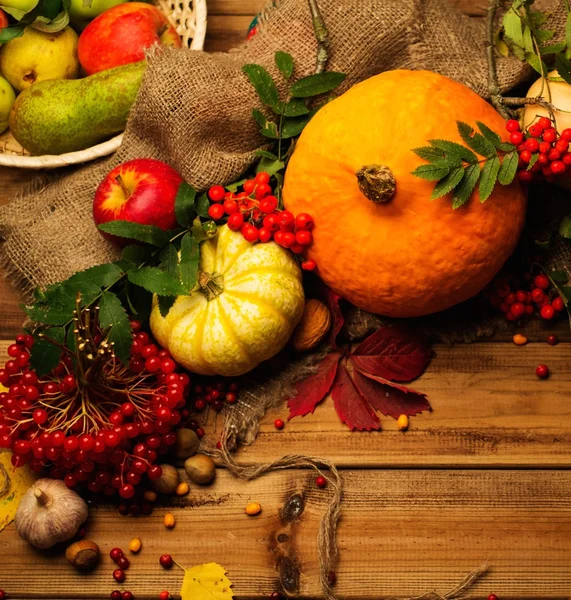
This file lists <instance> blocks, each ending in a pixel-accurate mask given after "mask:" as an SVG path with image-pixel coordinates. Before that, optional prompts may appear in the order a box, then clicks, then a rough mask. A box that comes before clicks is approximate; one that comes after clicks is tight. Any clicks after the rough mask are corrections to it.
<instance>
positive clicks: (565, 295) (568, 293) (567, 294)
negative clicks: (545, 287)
mask: <svg viewBox="0 0 571 600" xmlns="http://www.w3.org/2000/svg"><path fill="white" fill-rule="evenodd" d="M559 292H560V294H559V295H560V296H561V299H562V300H563V304H565V306H567V307H568V306H569V303H570V302H571V286H568V285H564V286H561V287H560V288H559Z"/></svg>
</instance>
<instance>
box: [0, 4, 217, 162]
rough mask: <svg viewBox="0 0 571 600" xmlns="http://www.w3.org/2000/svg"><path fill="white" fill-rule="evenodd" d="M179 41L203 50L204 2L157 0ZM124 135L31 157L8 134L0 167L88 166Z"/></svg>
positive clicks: (1, 143) (0, 148) (2, 138)
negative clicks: (93, 143)
mask: <svg viewBox="0 0 571 600" xmlns="http://www.w3.org/2000/svg"><path fill="white" fill-rule="evenodd" d="M156 1H157V4H158V5H159V7H160V8H161V10H162V11H163V12H164V13H165V14H166V15H167V16H168V18H169V20H170V21H171V23H172V24H173V26H174V27H175V28H176V31H177V33H178V34H179V35H180V36H181V38H182V43H183V46H186V47H187V48H190V49H191V50H202V48H203V47H204V38H205V37H206V13H207V10H206V0H156ZM122 139H123V134H122V133H121V134H119V135H116V136H115V137H114V138H111V139H110V140H107V141H106V142H102V143H101V144H97V145H96V146H91V148H87V149H85V150H78V151H77V152H69V153H68V154H60V155H57V156H52V155H45V156H30V154H29V153H28V152H27V151H26V150H24V148H22V146H20V144H19V143H18V142H17V141H16V140H15V139H14V137H13V136H12V135H11V134H10V132H9V131H7V132H6V133H4V134H2V135H0V167H18V168H20V169H57V168H58V167H67V166H69V165H75V164H78V163H83V162H88V161H90V160H94V159H96V158H100V157H102V156H107V155H108V154H112V153H113V152H115V150H117V148H119V146H120V145H121V141H122Z"/></svg>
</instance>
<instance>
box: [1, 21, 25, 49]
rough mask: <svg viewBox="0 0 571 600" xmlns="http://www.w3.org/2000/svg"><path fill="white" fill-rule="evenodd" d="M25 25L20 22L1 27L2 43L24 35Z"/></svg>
mask: <svg viewBox="0 0 571 600" xmlns="http://www.w3.org/2000/svg"><path fill="white" fill-rule="evenodd" d="M25 28H26V26H25V25H22V24H20V23H18V24H17V25H10V26H9V27H3V28H2V29H0V44H5V43H6V42H9V41H10V40H13V39H15V38H19V37H21V36H22V35H24V29H25Z"/></svg>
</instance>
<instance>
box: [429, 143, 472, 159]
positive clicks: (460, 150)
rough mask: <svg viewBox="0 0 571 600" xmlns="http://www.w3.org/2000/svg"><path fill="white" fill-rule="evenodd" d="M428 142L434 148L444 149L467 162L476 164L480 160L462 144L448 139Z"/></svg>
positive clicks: (450, 154)
mask: <svg viewBox="0 0 571 600" xmlns="http://www.w3.org/2000/svg"><path fill="white" fill-rule="evenodd" d="M428 143H429V144H430V145H431V146H433V147H434V148H438V149H439V150H443V151H444V152H445V153H446V154H447V155H449V156H452V157H457V158H459V159H462V160H465V161H466V162H467V163H470V164H474V163H476V162H478V157H477V156H476V155H475V154H474V153H473V152H472V151H471V150H470V149H469V148H466V146H462V144H457V143H456V142H449V141H448V140H428Z"/></svg>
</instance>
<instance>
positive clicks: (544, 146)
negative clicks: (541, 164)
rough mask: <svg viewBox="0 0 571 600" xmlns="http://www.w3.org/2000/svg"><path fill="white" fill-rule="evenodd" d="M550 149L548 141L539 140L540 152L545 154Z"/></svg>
mask: <svg viewBox="0 0 571 600" xmlns="http://www.w3.org/2000/svg"><path fill="white" fill-rule="evenodd" d="M550 150H551V144H550V143H549V142H540V144H539V151H540V152H541V153H542V154H547V153H548V152H549V151H550Z"/></svg>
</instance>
